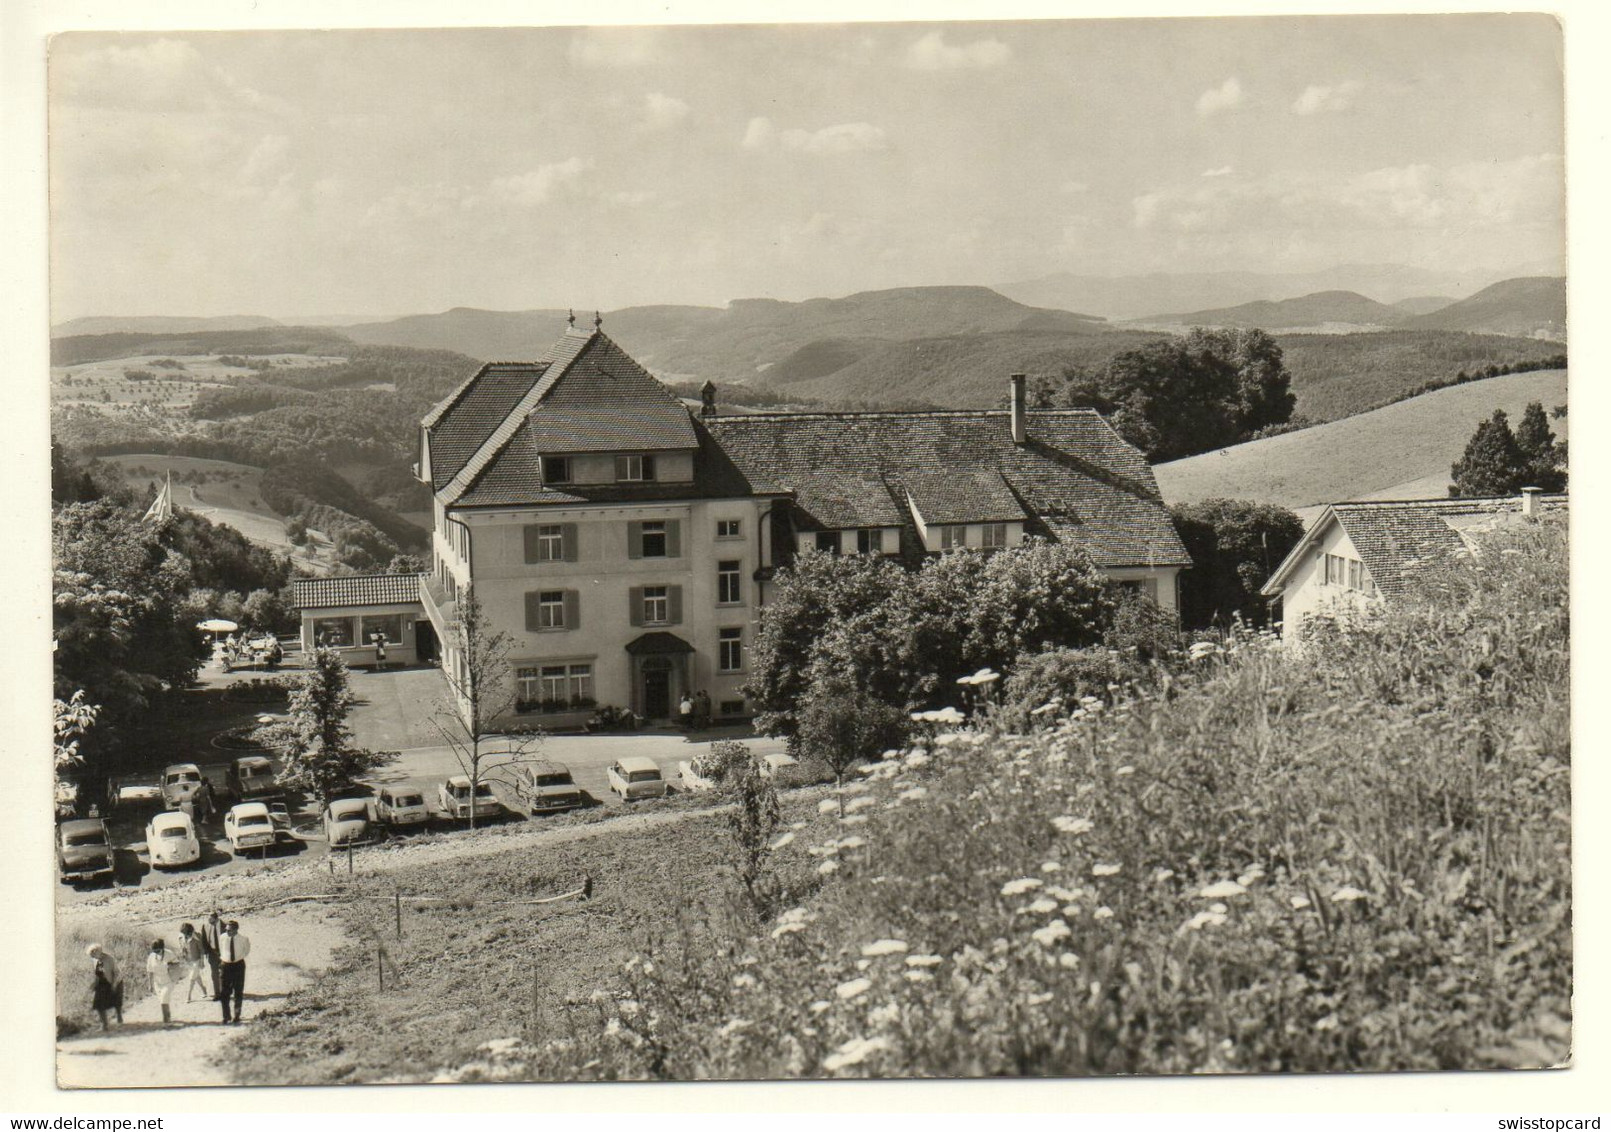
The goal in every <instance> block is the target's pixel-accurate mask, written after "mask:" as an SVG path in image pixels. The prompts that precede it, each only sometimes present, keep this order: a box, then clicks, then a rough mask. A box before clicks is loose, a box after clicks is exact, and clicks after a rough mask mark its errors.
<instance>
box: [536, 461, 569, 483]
mask: <svg viewBox="0 0 1611 1132" xmlns="http://www.w3.org/2000/svg"><path fill="white" fill-rule="evenodd" d="M543 482H544V483H570V482H571V458H570V457H569V456H544V457H543Z"/></svg>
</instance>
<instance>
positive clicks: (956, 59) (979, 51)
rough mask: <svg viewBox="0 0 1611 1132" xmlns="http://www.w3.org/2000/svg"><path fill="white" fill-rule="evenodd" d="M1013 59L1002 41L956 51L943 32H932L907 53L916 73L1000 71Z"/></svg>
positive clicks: (978, 43)
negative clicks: (994, 68) (986, 68)
mask: <svg viewBox="0 0 1611 1132" xmlns="http://www.w3.org/2000/svg"><path fill="white" fill-rule="evenodd" d="M1011 58H1012V48H1010V47H1008V46H1007V45H1006V44H1005V43H1003V42H1001V40H999V39H979V40H975V41H974V42H972V43H969V44H966V45H963V46H958V47H953V46H952V45H950V44H948V43H946V42H945V35H944V33H943V32H938V31H931V32H929V33H928V34H927V35H925V36H924V37H923V38H922V39H919V40H918V41H917V42H916V43H914V44H912V45H911V46H910V47H908V48H907V49H906V65H907V66H908V67H910V68H912V69H913V70H915V71H960V70H976V69H979V68H982V67H999V66H1000V65H1001V64H1003V63H1005V62H1007V61H1008V60H1009V59H1011Z"/></svg>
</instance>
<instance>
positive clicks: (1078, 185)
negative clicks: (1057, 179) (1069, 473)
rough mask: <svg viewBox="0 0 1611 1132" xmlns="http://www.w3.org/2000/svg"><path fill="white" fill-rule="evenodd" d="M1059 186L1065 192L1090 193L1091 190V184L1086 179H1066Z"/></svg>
mask: <svg viewBox="0 0 1611 1132" xmlns="http://www.w3.org/2000/svg"><path fill="white" fill-rule="evenodd" d="M1057 187H1058V189H1059V190H1060V191H1062V192H1065V193H1088V192H1090V191H1091V186H1090V184H1089V183H1087V182H1085V181H1064V182H1063V183H1062V184H1061V185H1058V186H1057Z"/></svg>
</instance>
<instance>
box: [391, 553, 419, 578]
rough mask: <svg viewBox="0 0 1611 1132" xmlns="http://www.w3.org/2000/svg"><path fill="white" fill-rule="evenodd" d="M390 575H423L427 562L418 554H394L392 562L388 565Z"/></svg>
mask: <svg viewBox="0 0 1611 1132" xmlns="http://www.w3.org/2000/svg"><path fill="white" fill-rule="evenodd" d="M385 572H386V573H388V574H423V573H425V562H424V560H423V559H421V558H420V556H419V555H417V554H394V555H392V560H391V561H390V562H388V563H386V571H385Z"/></svg>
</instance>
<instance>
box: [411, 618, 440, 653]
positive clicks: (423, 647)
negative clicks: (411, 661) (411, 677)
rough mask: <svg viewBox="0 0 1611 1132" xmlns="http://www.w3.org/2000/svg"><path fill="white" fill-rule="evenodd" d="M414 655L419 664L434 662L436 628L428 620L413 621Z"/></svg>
mask: <svg viewBox="0 0 1611 1132" xmlns="http://www.w3.org/2000/svg"><path fill="white" fill-rule="evenodd" d="M414 656H415V658H416V659H418V661H419V662H420V663H421V664H435V663H436V630H435V629H434V628H432V626H431V623H430V622H429V621H416V622H414Z"/></svg>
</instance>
